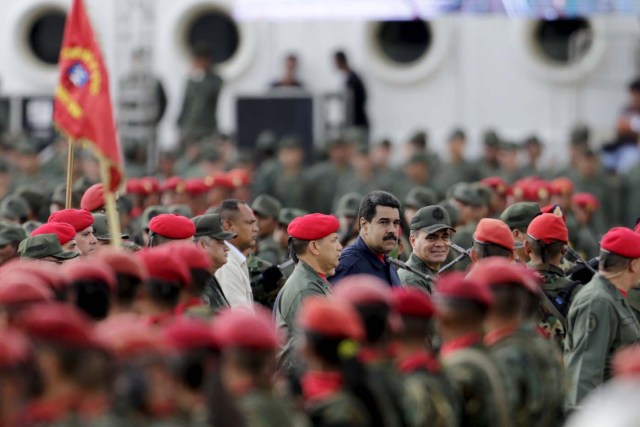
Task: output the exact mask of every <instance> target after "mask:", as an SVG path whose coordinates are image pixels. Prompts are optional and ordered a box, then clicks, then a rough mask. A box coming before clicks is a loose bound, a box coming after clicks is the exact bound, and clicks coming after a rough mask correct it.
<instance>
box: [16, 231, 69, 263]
mask: <svg viewBox="0 0 640 427" xmlns="http://www.w3.org/2000/svg"><path fill="white" fill-rule="evenodd" d="M18 253H19V254H20V256H21V257H22V258H32V259H41V258H46V257H48V256H50V257H54V258H56V259H59V260H67V259H72V258H75V257H77V256H78V255H79V254H78V253H77V252H65V251H63V250H62V246H60V241H59V240H58V236H56V235H55V234H39V235H37V236H32V237H28V238H26V239H24V240H23V241H22V242H20V246H19V247H18Z"/></svg>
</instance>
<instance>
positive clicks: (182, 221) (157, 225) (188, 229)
mask: <svg viewBox="0 0 640 427" xmlns="http://www.w3.org/2000/svg"><path fill="white" fill-rule="evenodd" d="M195 231H196V228H195V226H194V225H193V223H192V222H191V220H190V219H188V218H185V217H183V216H180V215H174V214H160V215H158V216H155V217H153V219H152V220H151V221H149V247H150V248H153V247H156V246H161V245H164V244H167V243H170V242H188V243H189V242H193V235H194V233H195Z"/></svg>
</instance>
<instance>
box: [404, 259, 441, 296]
mask: <svg viewBox="0 0 640 427" xmlns="http://www.w3.org/2000/svg"><path fill="white" fill-rule="evenodd" d="M407 265H408V266H409V267H412V268H415V269H416V270H418V271H419V272H421V273H423V274H424V275H426V276H429V280H427V278H425V277H422V276H418V275H417V274H415V273H414V272H413V271H409V270H404V269H400V270H398V276H399V277H400V282H401V283H402V284H403V285H410V286H417V287H419V288H422V289H424V290H425V291H427V292H429V294H432V293H433V281H434V280H435V279H436V277H437V276H438V271H437V270H432V269H431V268H429V266H428V265H427V264H426V263H425V262H424V261H422V260H421V259H420V258H418V256H417V255H416V254H415V253H413V252H412V253H411V255H409V259H408V260H407Z"/></svg>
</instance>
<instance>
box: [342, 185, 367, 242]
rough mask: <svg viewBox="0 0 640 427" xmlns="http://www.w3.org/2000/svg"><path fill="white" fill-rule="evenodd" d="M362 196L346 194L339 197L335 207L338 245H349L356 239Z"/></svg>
mask: <svg viewBox="0 0 640 427" xmlns="http://www.w3.org/2000/svg"><path fill="white" fill-rule="evenodd" d="M361 200H362V194H359V193H347V194H345V195H344V196H342V197H340V199H339V200H338V205H337V207H336V216H337V217H338V221H340V243H341V244H342V246H348V245H351V244H352V243H353V242H355V240H356V239H357V238H358V227H359V225H360V224H359V223H358V207H359V206H360V201H361Z"/></svg>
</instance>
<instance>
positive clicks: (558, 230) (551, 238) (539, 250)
mask: <svg viewBox="0 0 640 427" xmlns="http://www.w3.org/2000/svg"><path fill="white" fill-rule="evenodd" d="M568 240H569V233H568V231H567V227H566V225H565V223H564V221H563V220H562V217H560V216H557V215H555V214H550V213H544V214H541V215H539V216H537V217H536V218H534V219H533V220H532V221H531V223H530V224H529V227H528V228H527V238H526V240H525V243H524V245H525V251H526V252H527V254H528V256H529V258H530V259H531V262H530V263H529V267H531V268H532V269H534V270H536V271H537V272H538V273H540V276H542V280H543V282H542V290H543V292H544V295H542V296H541V298H542V301H541V304H540V307H539V310H538V323H539V325H540V326H541V327H542V328H543V329H544V330H545V331H546V332H547V333H548V334H549V336H550V338H552V339H553V340H554V341H556V343H557V344H558V345H559V347H560V350H562V342H563V340H564V337H565V335H566V327H567V324H566V316H567V313H568V312H569V306H570V304H571V301H572V300H573V297H574V296H575V294H576V292H577V291H578V290H580V288H582V286H580V285H579V284H578V283H576V282H574V281H572V280H571V279H569V278H567V277H566V276H565V273H564V271H563V270H562V268H561V267H560V264H561V262H562V258H563V256H564V254H565V253H566V245H567V243H568Z"/></svg>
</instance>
